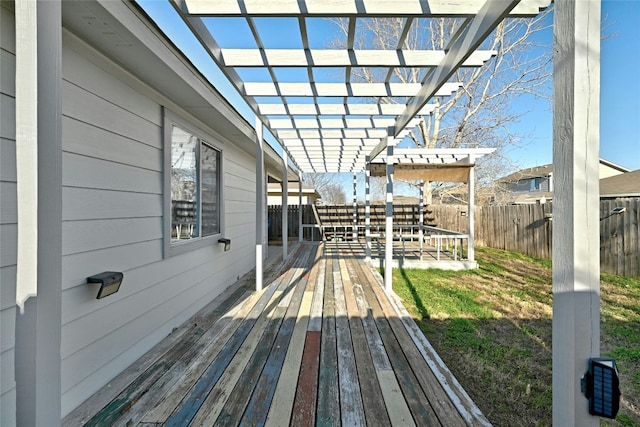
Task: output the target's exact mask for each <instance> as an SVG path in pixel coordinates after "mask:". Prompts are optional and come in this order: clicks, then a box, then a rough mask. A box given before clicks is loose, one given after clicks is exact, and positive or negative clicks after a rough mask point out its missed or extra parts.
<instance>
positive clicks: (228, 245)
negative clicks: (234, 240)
mask: <svg viewBox="0 0 640 427" xmlns="http://www.w3.org/2000/svg"><path fill="white" fill-rule="evenodd" d="M218 243H221V244H223V245H224V251H225V252H227V251H228V250H230V249H231V239H225V238H224V237H221V238H219V239H218Z"/></svg>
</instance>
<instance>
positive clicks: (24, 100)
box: [14, 1, 62, 426]
mask: <svg viewBox="0 0 640 427" xmlns="http://www.w3.org/2000/svg"><path fill="white" fill-rule="evenodd" d="M15 22H16V27H15V34H16V64H15V66H16V73H15V74H16V82H15V85H16V116H15V120H16V121H15V123H16V175H17V178H18V179H17V186H18V191H17V195H18V199H17V211H18V255H17V257H18V258H17V273H16V275H17V277H16V304H17V305H18V306H19V307H20V309H19V312H18V313H17V314H16V324H15V371H14V372H15V382H16V407H15V409H16V423H17V425H20V426H55V425H58V426H59V425H60V423H61V412H62V409H61V368H60V365H61V355H60V346H61V324H62V323H61V322H62V303H61V294H62V262H61V259H62V101H61V99H62V97H61V90H60V82H61V80H62V71H61V62H62V61H61V58H62V10H61V3H60V2H30V1H17V2H15Z"/></svg>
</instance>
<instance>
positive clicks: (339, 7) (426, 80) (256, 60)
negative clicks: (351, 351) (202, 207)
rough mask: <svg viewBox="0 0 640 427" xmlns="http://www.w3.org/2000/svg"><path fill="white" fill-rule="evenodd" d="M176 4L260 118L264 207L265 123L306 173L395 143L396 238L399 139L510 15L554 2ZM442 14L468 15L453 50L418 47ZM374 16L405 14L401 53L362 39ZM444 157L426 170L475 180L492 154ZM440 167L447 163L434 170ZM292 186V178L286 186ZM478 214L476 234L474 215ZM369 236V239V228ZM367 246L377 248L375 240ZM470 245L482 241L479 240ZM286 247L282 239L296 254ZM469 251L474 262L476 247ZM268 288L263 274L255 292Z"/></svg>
mask: <svg viewBox="0 0 640 427" xmlns="http://www.w3.org/2000/svg"><path fill="white" fill-rule="evenodd" d="M172 4H173V5H174V7H175V9H176V10H177V11H178V13H179V15H180V16H181V17H182V19H183V20H184V22H185V23H186V24H187V26H188V27H189V28H190V29H191V31H192V32H193V34H194V35H195V36H196V37H197V38H198V40H199V41H200V42H201V44H202V46H203V47H204V49H205V50H206V51H207V52H208V54H209V55H210V56H211V58H212V59H213V60H214V61H215V62H216V64H217V65H218V67H220V69H221V70H222V72H223V73H224V74H225V75H226V76H227V78H228V79H229V81H230V82H231V83H232V84H233V85H234V86H235V88H236V89H237V90H238V92H239V93H240V94H241V95H242V96H243V98H244V99H245V100H246V102H247V104H248V105H249V106H250V107H251V109H252V110H253V112H254V113H255V115H256V117H257V120H256V129H257V131H258V132H257V133H258V141H257V144H256V145H257V147H258V155H257V156H256V158H257V177H258V179H257V180H256V181H257V184H256V193H257V203H258V204H257V206H262V205H263V203H264V201H263V200H262V198H263V197H264V196H263V193H264V182H263V181H264V180H263V163H262V160H261V158H262V153H261V150H262V148H261V147H262V135H263V127H266V128H267V129H268V130H269V131H270V132H271V133H272V134H273V135H274V136H275V137H276V139H277V140H278V141H279V143H280V144H281V146H282V148H283V151H284V154H283V158H284V164H285V169H286V168H287V165H288V163H289V160H290V161H291V162H292V163H293V164H294V165H295V166H296V167H297V169H298V171H299V172H311V173H313V172H315V173H325V172H350V173H354V174H355V173H357V172H360V171H363V170H365V169H366V168H368V165H369V164H370V163H371V162H372V161H373V160H375V159H376V157H378V156H379V155H380V154H381V153H382V152H383V151H385V150H386V156H385V158H386V159H388V160H387V161H385V163H386V164H387V166H386V168H387V170H386V171H385V175H386V176H387V182H388V185H387V204H388V208H387V219H386V233H385V235H386V236H392V227H393V219H392V212H393V209H392V205H393V175H394V170H393V168H394V164H395V163H405V162H406V161H408V160H409V159H406V158H405V159H404V161H399V159H400V157H398V156H394V154H393V150H394V146H396V145H397V144H398V142H400V141H401V140H402V139H403V138H404V137H406V136H407V135H408V134H409V132H411V131H412V129H413V128H414V127H416V126H417V125H418V123H419V122H420V120H421V117H422V116H424V115H428V114H430V113H431V112H432V111H433V108H434V106H433V104H429V103H428V102H429V101H430V100H432V99H434V98H435V97H446V96H450V95H451V94H452V93H453V92H454V91H456V90H458V89H459V88H460V87H462V85H463V84H464V83H463V82H462V83H460V82H449V79H450V77H451V76H452V74H453V73H454V72H455V71H456V70H457V69H458V68H459V67H480V66H482V65H483V64H484V63H485V62H486V61H487V60H489V59H490V58H491V57H492V56H493V55H495V52H493V51H486V50H485V51H483V50H477V49H478V47H479V46H480V45H481V43H482V42H483V41H484V39H485V38H486V37H487V36H488V35H489V34H490V33H491V32H492V31H493V29H494V28H495V27H496V26H497V25H498V24H499V23H500V22H501V21H502V19H503V18H505V17H507V16H535V15H537V14H538V13H539V12H540V10H541V9H543V8H544V7H546V6H548V5H549V1H548V0H525V1H522V2H519V1H517V0H512V1H493V2H491V1H490V2H486V3H485V2H483V1H475V0H474V1H465V2H460V1H448V0H432V1H428V2H425V1H420V0H411V1H403V2H388V1H380V0H364V1H362V0H359V1H341V2H326V1H314V0H307V1H298V0H295V1H293V0H289V1H261V0H254V1H236V0H226V1H217V0H216V1H198V0H172ZM436 17H451V18H461V23H460V25H459V27H458V30H457V32H456V33H455V34H454V35H453V36H452V37H451V39H450V40H448V41H447V46H446V49H445V50H411V49H408V48H407V47H406V46H407V43H406V42H407V38H408V37H409V35H410V33H411V31H412V28H413V26H414V25H417V22H418V20H421V19H428V18H436ZM326 18H335V19H344V20H346V28H347V34H346V35H345V37H344V40H342V41H343V42H344V43H343V44H344V46H342V47H341V48H327V47H326V46H327V45H329V44H330V43H331V42H332V40H326V39H325V38H323V37H319V36H318V34H319V33H322V32H326V28H325V29H324V31H323V29H322V24H323V22H324V23H326ZM370 18H378V19H399V20H400V22H401V26H402V28H401V30H400V32H399V34H400V35H399V36H398V39H397V41H395V43H396V48H395V49H394V50H376V49H364V48H361V47H359V46H358V44H357V43H356V40H357V39H358V37H359V36H361V35H362V34H361V33H362V29H361V26H362V24H361V23H362V20H364V19H370ZM325 25H326V24H325ZM230 30H231V31H232V32H233V34H232V36H230V34H229V31H230ZM274 32H276V33H278V34H276V35H274ZM362 68H373V69H376V70H377V72H376V75H379V76H380V77H379V78H378V80H375V81H373V82H371V81H368V82H363V81H362V80H359V79H358V78H357V76H356V73H354V71H355V70H359V69H362ZM406 69H417V70H419V73H418V74H419V75H420V76H421V79H422V80H421V81H419V82H415V83H407V82H401V81H400V80H399V78H398V73H399V72H401V71H402V70H406ZM432 154H433V155H432ZM442 154H443V152H442V151H441V150H435V151H433V152H432V153H428V152H424V151H423V152H422V155H423V157H422V161H421V162H420V163H421V164H422V166H421V167H422V168H424V167H426V168H428V169H430V170H432V172H431V173H432V174H433V173H435V172H433V170H438V171H439V174H438V177H439V178H443V177H444V178H445V179H444V180H445V181H463V182H467V181H469V182H470V183H471V182H472V181H473V179H468V176H469V174H470V173H471V174H472V172H470V171H472V165H473V164H475V161H476V159H477V158H479V157H481V156H482V155H483V154H486V152H480V151H473V150H471V151H469V150H467V151H466V152H465V153H462V155H461V154H460V153H456V152H455V150H454V151H453V152H451V153H449V154H448V155H445V157H446V158H447V159H448V161H447V162H446V163H443V161H442V160H443V159H444V158H445V157H443V156H442ZM432 163H433V164H435V165H437V167H438V168H437V169H434V168H433V167H431V164H432ZM461 163H463V166H464V167H463V168H462V169H461V168H459V166H460V164H461ZM442 166H445V167H442ZM413 168H414V169H415V168H416V164H414V166H413ZM403 171H404V169H400V170H399V171H398V172H399V173H401V174H402V173H403ZM414 175H415V173H414ZM368 176H369V175H368V174H367V177H368ZM472 176H473V175H472ZM440 180H442V179H440ZM286 181H287V180H286V178H285V179H283V186H284V185H285V184H284V183H285V182H286ZM470 185H472V184H470ZM366 187H367V188H368V187H369V186H368V185H367V186H366ZM283 192H286V189H283ZM472 195H473V192H470V196H472ZM367 196H368V195H367ZM367 206H368V197H367ZM470 206H471V207H472V206H473V202H470ZM366 212H367V213H368V212H369V211H368V209H367V210H366ZM262 215H263V211H262V210H261V209H258V215H257V220H256V226H257V229H258V230H264V224H263V223H264V218H263V217H262ZM469 220H470V221H469V223H470V234H471V236H472V235H473V231H472V227H473V223H472V220H473V215H472V214H470V215H469ZM283 223H284V221H283ZM367 223H368V222H367ZM285 227H286V226H285ZM283 232H286V229H285V230H283ZM258 234H260V233H258ZM366 234H367V237H368V236H369V233H368V230H367V233H366ZM367 242H368V245H367V248H368V251H367V253H368V254H370V243H369V242H370V239H369V238H367ZM385 242H386V244H385V246H386V247H385V259H386V260H387V265H390V260H391V259H392V251H393V247H392V244H393V239H392V238H386V239H385ZM469 243H470V246H471V245H472V243H473V239H472V238H470V240H469ZM264 244H265V237H264V234H263V235H259V236H257V237H256V269H257V270H258V271H260V270H261V269H262V261H263V257H264V250H263V245H264ZM286 251H287V247H286V242H285V241H284V240H283V253H284V254H285V255H286ZM470 255H471V257H473V249H472V248H471V249H470ZM385 286H386V288H387V290H391V271H390V269H386V270H385ZM261 287H262V277H261V275H260V274H259V273H258V275H257V278H256V288H257V289H260V288H261Z"/></svg>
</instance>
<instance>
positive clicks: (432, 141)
mask: <svg viewBox="0 0 640 427" xmlns="http://www.w3.org/2000/svg"><path fill="white" fill-rule="evenodd" d="M550 10H551V8H549V9H547V11H545V12H544V13H542V14H540V15H538V16H537V17H535V18H532V19H521V18H512V19H506V20H504V21H503V22H502V23H501V24H500V25H499V26H498V27H497V28H496V30H495V31H494V32H493V34H492V35H491V36H489V38H488V39H487V40H485V42H484V43H483V45H482V46H480V49H487V50H494V51H496V55H495V57H494V58H492V59H491V60H490V61H488V62H487V63H486V64H485V65H484V66H483V67H480V68H460V69H458V71H456V73H455V74H454V76H453V77H452V79H451V80H455V81H459V82H462V83H463V85H464V86H463V87H462V88H461V89H460V90H459V91H457V92H456V93H455V94H454V95H453V96H451V97H449V98H447V99H435V103H436V107H435V110H434V111H433V113H432V114H431V115H430V116H426V117H424V118H423V120H422V121H421V123H420V125H419V126H418V128H417V129H416V130H414V132H412V133H411V140H412V141H413V144H414V145H415V146H417V147H425V148H436V147H448V148H457V147H467V148H469V147H494V148H497V149H498V156H500V152H499V150H500V149H501V148H504V147H506V146H508V145H511V144H514V143H517V142H519V141H520V140H521V139H522V138H523V136H524V135H519V134H517V133H515V132H514V131H513V127H512V126H511V125H512V124H513V123H516V122H517V121H518V120H519V119H520V118H521V117H522V116H523V115H524V114H526V113H527V112H528V111H526V110H525V111H523V110H522V108H521V107H520V108H519V109H516V108H513V106H514V103H515V102H516V101H517V100H520V99H523V98H522V97H523V96H526V95H530V96H533V97H534V98H529V99H535V98H538V99H542V100H548V99H549V96H550V93H551V85H550V83H551V73H552V62H551V61H552V55H551V53H552V52H551V46H550V42H549V45H548V46H547V45H545V44H544V43H543V42H541V41H540V40H544V37H542V36H541V35H542V34H543V33H544V31H546V30H548V29H550V28H551V25H552V20H551V19H550V16H549V15H550V13H551V12H550ZM333 22H334V23H335V24H336V25H337V26H338V27H339V29H340V31H341V33H342V35H343V36H344V37H343V38H341V39H340V40H336V41H335V42H334V44H335V45H339V46H344V44H345V40H346V35H347V34H348V21H347V20H345V19H334V20H333ZM404 22H405V19H404V18H397V19H389V18H387V19H375V18H374V19H362V20H359V22H358V24H359V31H358V32H357V34H356V40H355V46H356V48H359V49H363V48H368V49H392V50H395V49H409V50H414V49H434V50H443V49H446V47H447V43H448V42H449V40H450V39H451V37H452V36H453V35H454V34H455V33H456V31H457V30H458V29H459V27H460V25H461V24H462V22H463V20H461V19H452V18H432V19H415V20H414V21H413V24H412V25H411V27H410V31H409V34H408V36H407V37H406V38H405V39H404V40H402V42H401V43H399V41H400V40H401V38H400V37H401V31H402V29H403V27H404ZM428 71H429V70H428V69H425V68H395V69H394V70H393V76H392V80H391V81H395V82H401V83H414V82H422V81H423V80H424V78H425V76H426V75H427V73H428ZM385 76H386V70H381V69H375V68H353V69H352V70H351V78H352V80H358V81H363V82H381V81H384V79H385ZM379 102H383V103H405V102H406V99H401V98H380V99H379ZM531 108H533V106H532V107H531ZM502 160H503V161H496V160H495V159H494V160H493V161H492V162H490V163H491V167H492V169H493V170H492V171H488V172H484V173H483V172H482V171H481V167H479V169H480V170H479V171H478V174H479V176H482V175H486V176H495V175H496V174H497V171H501V172H505V171H506V170H510V169H512V165H509V164H506V163H505V162H508V160H507V159H506V158H504V157H502ZM487 167H488V165H487ZM417 184H418V183H414V185H417ZM431 189H432V186H431V184H430V183H425V192H424V194H425V199H426V200H425V201H426V202H427V203H431Z"/></svg>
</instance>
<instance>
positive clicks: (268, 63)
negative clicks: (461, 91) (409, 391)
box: [221, 49, 497, 67]
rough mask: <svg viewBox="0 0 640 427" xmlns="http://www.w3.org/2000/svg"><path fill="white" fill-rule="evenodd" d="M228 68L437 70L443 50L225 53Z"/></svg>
mask: <svg viewBox="0 0 640 427" xmlns="http://www.w3.org/2000/svg"><path fill="white" fill-rule="evenodd" d="M221 53H222V59H223V63H224V65H225V66H226V67H436V66H437V65H438V64H440V62H441V61H442V59H443V58H444V57H445V52H444V51H442V50H380V49H377V50H376V49H369V50H360V49H355V50H352V51H349V50H344V49H343V50H333V49H222V50H221ZM496 53H497V52H496V51H494V50H482V51H480V50H478V51H475V52H473V54H471V55H470V56H469V58H468V59H467V60H466V61H465V62H464V63H463V64H462V65H461V66H462V67H481V66H482V65H484V63H485V62H486V61H488V60H489V59H490V58H491V57H492V56H495V55H496Z"/></svg>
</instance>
